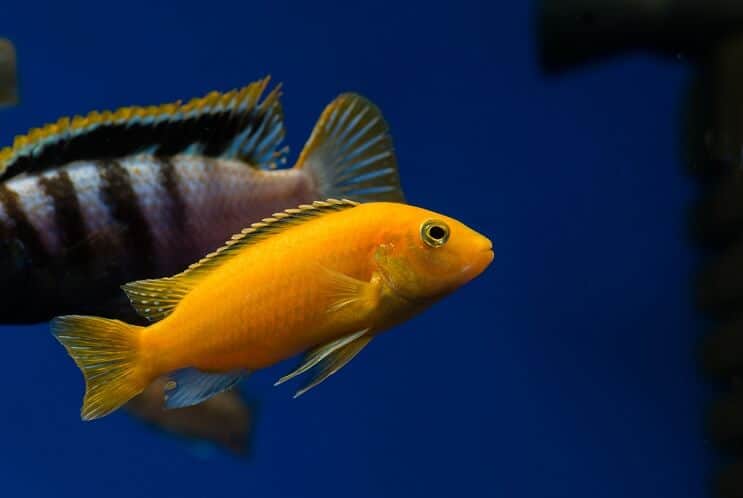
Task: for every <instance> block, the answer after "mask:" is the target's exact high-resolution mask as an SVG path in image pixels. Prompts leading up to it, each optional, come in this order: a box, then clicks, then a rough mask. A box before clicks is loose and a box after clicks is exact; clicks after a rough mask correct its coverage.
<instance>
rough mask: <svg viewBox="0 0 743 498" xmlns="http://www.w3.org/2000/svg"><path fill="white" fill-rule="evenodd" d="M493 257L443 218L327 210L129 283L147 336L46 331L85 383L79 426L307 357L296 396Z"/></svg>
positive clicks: (86, 321)
mask: <svg viewBox="0 0 743 498" xmlns="http://www.w3.org/2000/svg"><path fill="white" fill-rule="evenodd" d="M492 259H493V251H492V245H491V243H490V241H489V240H488V239H487V238H485V237H484V236H482V235H480V234H479V233H477V232H475V231H473V230H472V229H470V228H468V227H467V226H465V225H463V224H462V223H460V222H458V221H456V220H454V219H451V218H448V217H446V216H443V215H440V214H437V213H433V212H431V211H427V210H424V209H421V208H417V207H413V206H409V205H404V204H398V203H384V202H379V203H368V204H357V203H355V202H352V201H348V200H342V201H339V200H333V199H330V200H328V201H325V202H321V201H318V202H315V203H313V205H311V206H309V205H304V206H300V207H299V208H298V209H290V210H287V211H285V212H283V213H277V214H275V215H273V217H272V218H267V219H265V220H263V221H262V222H260V223H256V224H253V225H252V226H251V227H250V228H248V229H246V230H243V232H242V233H240V234H238V235H235V236H233V237H232V239H231V240H230V241H229V242H228V243H227V245H225V246H223V247H222V248H221V249H219V250H218V251H216V252H215V253H212V254H210V255H209V256H207V257H206V258H204V259H202V260H201V261H200V262H198V263H196V264H194V265H192V266H191V267H190V268H189V269H188V270H187V271H185V272H183V273H181V274H178V275H176V276H174V277H171V278H165V279H159V280H143V281H139V282H133V283H131V284H127V285H125V286H124V290H125V291H126V293H127V295H128V296H129V298H130V300H131V302H132V304H133V305H134V307H135V308H136V309H137V311H138V312H139V313H141V314H142V315H144V316H145V317H147V318H148V319H150V320H153V321H156V323H154V324H152V325H150V326H149V327H136V326H131V325H128V324H125V323H124V322H120V321H116V320H107V319H103V318H94V317H82V316H66V317H60V318H58V319H56V320H55V321H54V322H53V324H52V329H53V333H54V335H55V336H56V337H57V338H58V339H59V340H60V341H61V342H62V344H63V345H64V346H65V347H66V348H67V350H68V352H69V353H70V355H71V356H72V357H73V358H74V359H75V361H76V363H77V364H78V366H79V367H80V369H81V370H82V372H83V374H84V375H85V378H86V394H85V399H84V402H83V408H82V417H83V419H94V418H98V417H101V416H103V415H106V414H107V413H109V412H111V411H112V410H115V409H116V408H118V407H119V406H120V405H121V404H122V403H124V402H126V401H127V400H128V399H130V398H131V397H133V396H135V395H136V394H138V393H139V392H141V391H142V390H143V389H145V388H146V387H147V386H148V385H149V384H150V383H151V382H152V381H153V380H154V379H155V378H157V377H158V376H161V375H163V374H169V373H170V374H171V379H172V381H171V382H169V384H168V385H167V386H166V388H167V394H166V406H168V407H180V406H189V405H193V404H195V403H198V402H201V401H203V400H204V399H207V398H209V397H210V396H213V395H214V394H216V393H218V392H220V391H223V390H225V389H227V388H229V387H231V386H233V385H234V384H235V383H237V382H238V381H239V380H240V378H242V377H243V376H244V375H245V374H246V372H249V371H254V370H257V369H261V368H265V367H268V366H270V365H273V364H275V363H278V362H280V361H282V360H285V359H287V358H289V357H291V356H293V355H295V354H297V353H300V352H302V351H309V352H308V353H307V356H306V358H305V361H304V362H303V364H302V365H301V366H300V367H299V368H298V369H297V370H295V371H294V372H292V373H291V374H289V375H287V376H285V377H284V378H282V379H281V380H280V381H279V382H278V383H281V382H283V381H285V380H288V379H290V378H292V377H294V376H295V375H298V374H301V373H303V372H305V371H307V370H309V369H311V368H316V369H317V371H318V373H317V374H316V375H315V377H314V379H313V380H312V381H311V382H310V383H309V384H308V385H307V386H305V387H304V388H303V389H302V390H300V391H299V392H298V394H301V393H302V392H304V391H306V390H307V389H309V388H311V387H313V386H314V385H317V384H318V383H319V382H321V381H322V380H324V379H325V378H327V377H328V376H329V375H332V374H333V373H334V372H336V371H337V370H338V369H340V368H341V367H342V366H343V365H345V364H346V363H347V362H348V361H349V360H350V359H351V358H353V357H354V356H355V355H356V354H357V353H358V352H359V351H360V350H361V349H362V348H363V347H364V346H365V345H366V344H368V343H369V341H371V340H372V338H373V337H374V336H375V335H377V334H379V333H380V332H382V331H384V330H386V329H388V328H390V327H391V326H393V325H395V324H397V323H399V322H401V321H404V320H406V319H408V318H409V317H410V316H412V315H414V314H416V313H418V312H420V311H421V310H423V309H424V308H426V307H427V306H429V305H430V304H432V303H433V302H434V301H436V300H437V299H439V298H441V297H443V296H445V295H447V294H449V293H450V292H452V291H454V290H455V289H457V288H458V287H460V286H461V285H463V284H465V283H466V282H468V281H470V280H471V279H473V278H474V277H476V276H477V275H478V274H480V273H481V272H482V271H483V270H484V269H485V268H486V267H487V266H488V265H489V264H490V262H491V261H492ZM173 372H174V373H173Z"/></svg>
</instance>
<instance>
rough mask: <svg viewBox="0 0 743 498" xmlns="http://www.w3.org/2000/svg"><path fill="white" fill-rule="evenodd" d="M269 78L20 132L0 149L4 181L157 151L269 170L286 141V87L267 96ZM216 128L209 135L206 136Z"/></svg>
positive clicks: (68, 119) (277, 89)
mask: <svg viewBox="0 0 743 498" xmlns="http://www.w3.org/2000/svg"><path fill="white" fill-rule="evenodd" d="M268 81H269V79H268V78H265V79H263V80H259V81H256V82H254V83H251V84H249V85H248V86H246V87H244V88H242V89H240V90H233V91H230V92H227V93H219V92H212V93H210V94H208V95H206V96H205V97H202V98H197V99H193V100H191V101H189V102H188V103H185V104H182V103H181V102H174V103H170V104H164V105H160V106H149V107H124V108H121V109H118V110H117V111H113V112H111V111H104V112H91V113H90V114H88V115H87V116H85V117H82V116H76V117H74V118H72V119H70V118H62V119H60V120H58V121H57V122H56V123H53V124H49V125H46V126H43V127H41V128H36V129H33V130H31V131H30V132H29V133H28V134H26V135H23V136H19V137H16V139H15V141H14V144H13V146H12V147H6V148H4V149H2V150H0V180H4V179H7V178H8V177H10V176H12V175H15V174H17V173H21V172H28V173H33V172H39V171H43V170H45V169H47V168H51V167H58V166H62V165H64V164H66V163H69V162H72V161H78V160H103V159H111V158H121V157H125V156H128V155H132V154H141V153H150V154H157V155H162V156H172V155H175V154H179V153H200V154H203V155H206V156H209V157H221V158H235V159H240V160H243V161H245V162H247V163H249V164H250V165H252V166H255V167H263V168H270V167H272V166H273V163H274V162H276V161H277V160H280V158H278V157H277V155H278V154H280V153H277V149H278V146H279V144H280V143H281V141H282V140H283V138H284V126H283V112H282V109H281V105H280V103H279V96H280V85H279V86H276V87H275V88H274V89H273V90H272V91H271V92H269V93H268V94H267V95H265V97H264V96H263V93H264V92H265V90H266V88H267V86H268ZM205 130H209V134H208V135H206V134H205Z"/></svg>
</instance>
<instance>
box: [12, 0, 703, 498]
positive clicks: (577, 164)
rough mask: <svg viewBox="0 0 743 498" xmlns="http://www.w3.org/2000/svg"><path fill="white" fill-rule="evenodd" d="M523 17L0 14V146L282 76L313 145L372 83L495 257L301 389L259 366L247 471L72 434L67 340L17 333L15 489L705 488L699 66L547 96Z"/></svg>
mask: <svg viewBox="0 0 743 498" xmlns="http://www.w3.org/2000/svg"><path fill="white" fill-rule="evenodd" d="M526 3H527V2H509V3H505V2H479V3H478V2H466V1H461V2H448V3H440V2H430V1H419V0H417V1H409V2H400V1H396V2H386V1H374V2H338V3H331V2H317V1H313V2H289V1H283V0H271V1H262V2H231V3H229V2H191V1H183V2H180V3H179V6H178V7H175V6H174V5H175V4H173V5H169V6H165V5H164V3H163V5H159V4H158V2H154V1H146V2H145V1H140V0H130V1H128V2H125V3H123V4H122V3H118V4H116V5H117V7H111V6H108V4H105V3H103V2H78V3H71V2H52V1H36V2H20V1H6V2H4V3H3V5H2V14H1V15H0V35H2V36H6V37H8V38H11V39H13V40H14V41H15V42H16V44H17V48H18V52H19V54H18V56H19V64H20V68H19V69H20V73H21V74H20V76H21V85H22V87H21V92H22V94H21V96H22V99H23V103H22V106H21V107H19V108H17V109H13V110H10V111H4V112H3V113H2V114H0V130H1V132H2V137H1V140H0V141H2V142H4V143H8V142H10V140H11V139H12V136H13V135H14V134H17V133H22V132H24V131H25V130H26V129H27V128H29V127H31V126H36V125H39V124H42V123H44V122H47V121H50V120H53V119H56V118H57V117H59V116H61V115H67V114H74V113H83V112H87V111H89V110H91V109H94V108H112V107H118V106H121V105H128V104H154V103H159V102H165V101H170V100H173V99H176V98H189V97H191V96H197V95H201V94H203V93H206V92H207V91H210V90H213V89H219V90H227V89H231V88H233V87H237V86H242V85H243V84H246V83H248V82H250V81H252V80H255V79H257V78H259V77H261V76H263V75H265V74H267V73H270V74H272V75H274V77H275V79H276V80H279V81H283V82H284V83H285V96H284V98H283V102H284V107H285V112H286V122H287V128H288V143H289V145H290V146H291V148H292V151H293V152H294V154H296V153H297V152H298V151H299V149H300V148H301V146H302V144H303V143H304V140H305V139H306V138H307V136H308V134H309V132H310V130H311V127H312V125H313V124H314V122H315V120H316V118H317V117H318V114H319V112H320V111H321V110H322V108H323V106H324V105H325V104H326V103H328V102H329V101H330V100H331V99H332V98H334V97H335V96H336V94H338V93H340V92H342V91H347V90H354V91H358V92H361V93H363V94H365V95H367V96H368V97H370V98H371V99H372V100H374V101H375V102H376V103H377V104H378V105H379V106H380V107H381V108H382V109H383V111H384V113H385V115H386V117H387V119H388V120H389V122H390V124H391V127H392V130H393V134H394V137H395V140H396V144H397V150H398V154H399V163H400V167H401V174H402V177H403V182H404V187H405V189H406V192H407V195H408V199H409V200H410V201H411V202H412V203H414V204H419V205H422V206H425V207H427V208H430V209H434V210H438V211H442V212H445V213H447V214H449V215H452V216H455V217H458V218H460V219H461V220H462V221H464V222H466V223H468V224H470V225H472V226H474V227H476V228H477V229H479V230H481V231H483V232H484V233H486V234H487V235H489V236H490V237H491V238H492V240H493V242H494V245H495V250H496V260H495V262H494V264H493V266H492V267H491V268H490V270H489V271H487V272H486V274H484V275H483V276H482V277H481V278H479V279H478V280H477V281H475V282H473V283H472V284H470V285H468V286H467V287H465V288H464V289H462V290H461V291H460V292H458V293H457V294H456V295H453V296H451V297H450V298H449V299H447V300H445V301H444V302H442V303H440V304H439V305H437V306H436V307H435V308H433V309H431V310H430V311H429V312H428V313H426V314H424V315H423V316H421V317H419V318H417V319H415V320H413V321H411V322H409V323H407V324H405V325H403V326H401V327H398V328H397V329H396V330H394V331H392V332H391V333H390V334H388V335H386V336H385V337H383V338H381V339H380V340H378V341H375V342H374V344H373V345H372V346H370V347H369V348H368V349H367V350H365V351H364V352H363V353H362V354H361V355H360V356H359V357H358V359H356V360H354V361H353V363H352V364H351V365H349V366H348V367H347V368H346V369H344V370H343V372H342V373H341V374H339V375H337V376H335V377H333V379H332V380H330V381H328V382H326V383H325V384H323V385H322V386H321V387H320V388H318V389H316V390H314V391H312V392H311V393H310V394H308V395H306V396H305V397H303V398H301V399H299V400H292V399H291V393H292V391H291V390H290V389H289V388H272V387H271V383H272V382H273V380H275V379H276V378H277V377H278V376H279V375H280V374H283V373H285V372H286V370H287V368H289V367H290V364H285V365H281V366H279V367H276V368H273V369H270V370H269V371H265V372H260V373H258V374H257V375H255V376H254V377H253V378H252V379H251V380H250V381H249V382H248V383H247V385H246V386H244V389H245V390H246V392H248V393H250V395H251V396H253V397H255V398H258V399H260V400H261V402H262V405H261V411H260V419H259V420H258V427H257V432H256V435H255V436H256V439H255V441H254V446H253V453H252V457H251V459H250V460H248V461H243V460H239V459H235V458H233V457H231V456H228V455H225V454H222V453H220V452H215V453H213V454H208V453H206V454H204V455H202V456H198V454H197V453H195V452H194V450H193V448H191V447H190V446H189V445H188V444H186V443H184V442H180V441H177V440H173V439H168V438H164V437H162V436H161V435H160V434H158V433H156V432H153V431H151V430H149V429H146V428H144V427H142V426H141V425H140V424H139V423H138V422H136V421H135V420H133V419H132V418H130V417H128V416H126V415H124V414H121V413H118V414H114V415H112V416H110V417H108V418H105V419H103V420H100V421H97V422H94V423H82V422H80V420H79V416H78V414H79V405H80V400H81V396H82V390H83V383H82V378H81V376H80V374H79V372H78V370H77V369H76V368H75V366H74V364H73V362H72V361H71V360H70V359H69V358H68V357H67V356H66V354H65V353H64V351H63V350H62V348H61V346H59V345H58V344H57V342H56V341H54V340H53V339H52V337H51V336H50V335H49V333H48V330H47V327H46V326H39V327H31V328H8V330H5V331H3V332H4V334H2V338H3V343H2V351H3V356H2V362H1V364H0V371H2V377H3V381H2V385H3V387H4V391H3V394H2V396H3V397H2V409H0V434H2V443H3V444H2V449H1V450H0V495H2V496H8V497H16V496H24V497H26V496H29V497H37V496H39V497H42V496H43V497H48V496H56V497H70V498H87V497H95V498H102V497H105V498H114V497H117V498H118V497H132V496H157V497H163V496H178V497H182V498H189V497H203V496H214V497H232V496H250V497H274V496H275V497H298V496H302V497H323V498H330V497H336V496H337V497H344V498H345V497H349V496H353V497H367V496H368V497H379V496H388V497H393V496H400V497H406V498H409V497H416V496H425V497H434V496H442V497H445V496H446V497H449V496H492V497H496V496H503V497H509V498H516V497H539V498H544V497H570V498H575V497H590V498H596V497H616V498H626V497H628V496H632V497H653V498H658V497H666V496H668V497H675V496H701V495H702V493H703V490H704V488H705V485H706V484H705V483H706V479H707V473H708V471H709V468H710V466H711V461H712V456H711V453H710V452H709V451H708V449H707V448H706V446H705V443H704V440H703V436H702V432H701V426H702V421H701V419H702V402H703V398H704V392H703V386H702V384H701V383H700V381H699V380H698V378H697V376H696V370H695V364H694V346H695V342H696V339H697V336H698V335H699V333H700V331H701V323H700V320H699V318H698V317H697V316H696V315H695V314H694V312H693V311H692V310H691V306H690V294H691V290H690V277H691V274H692V271H693V267H694V264H695V257H696V255H695V253H694V252H693V251H692V250H691V249H690V248H689V247H688V244H687V242H686V232H685V225H684V218H683V215H684V210H685V209H686V207H687V205H688V203H689V202H690V200H691V199H692V198H693V196H694V190H693V184H692V181H691V180H690V179H689V178H687V177H685V176H684V174H683V172H682V167H681V162H682V159H681V152H680V150H679V141H680V140H679V138H678V137H679V134H680V117H681V114H680V113H681V109H682V108H681V105H682V103H683V99H684V95H685V90H686V86H685V85H686V83H687V80H688V78H689V74H688V72H687V70H686V69H685V68H684V67H683V66H682V65H681V64H679V63H678V62H677V61H659V60H655V59H651V58H649V57H648V58H646V57H633V58H628V59H622V60H617V61H613V62H610V63H607V64H603V65H601V66H598V67H594V68H591V69H587V70H583V71H579V72H577V73H574V74H572V75H570V76H567V77H564V78H561V79H558V80H550V81H545V80H543V79H542V78H541V77H540V75H539V72H538V70H537V66H536V62H535V48H534V43H533V41H532V38H533V36H532V32H531V20H530V12H529V9H528V7H527V5H526ZM522 4H524V5H522ZM22 5H23V6H22ZM495 5H498V7H496V6H495Z"/></svg>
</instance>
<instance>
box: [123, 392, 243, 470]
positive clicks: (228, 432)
mask: <svg viewBox="0 0 743 498" xmlns="http://www.w3.org/2000/svg"><path fill="white" fill-rule="evenodd" d="M166 382H167V379H165V378H160V379H158V380H156V381H155V382H153V383H152V384H151V385H150V386H149V387H148V388H147V389H145V390H144V392H143V393H142V394H140V395H139V396H137V397H136V398H134V399H133V400H131V401H130V402H129V403H127V404H126V405H125V406H126V410H127V411H128V412H129V413H132V414H133V415H135V416H137V417H138V418H140V419H142V420H143V421H145V422H146V423H148V424H151V425H153V426H154V427H156V428H158V429H161V430H164V431H166V432H169V433H171V434H174V435H177V436H183V437H187V438H190V439H196V440H203V441H211V442H213V443H215V444H217V445H220V446H222V447H224V448H227V449H229V450H230V451H232V452H233V453H236V454H239V455H244V454H246V453H247V451H248V445H249V439H248V438H249V432H250V427H251V422H252V420H251V411H250V410H249V409H248V407H247V406H246V405H245V402H244V401H243V399H242V398H241V397H240V394H239V393H238V392H236V391H227V392H223V393H220V394H218V395H216V396H214V397H212V398H210V399H208V400H206V401H204V402H203V403H200V404H198V405H195V406H189V407H187V408H178V409H174V410H166V409H165V408H164V407H163V393H164V388H165V383H166Z"/></svg>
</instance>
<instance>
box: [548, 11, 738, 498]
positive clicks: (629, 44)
mask: <svg viewBox="0 0 743 498" xmlns="http://www.w3.org/2000/svg"><path fill="white" fill-rule="evenodd" d="M538 35H539V37H540V40H539V43H540V57H541V60H540V62H541V65H542V68H543V69H544V70H545V72H546V73H548V74H558V73H561V72H564V71H567V70H570V69H572V68H574V67H577V66H580V65H584V64H589V63H593V62H596V61H600V60H603V59H606V58H607V57H611V56H616V55H618V54H622V53H625V52H628V51H637V50H643V51H651V52H655V53H658V54H663V55H665V56H671V57H677V58H680V59H682V60H688V61H690V62H691V63H693V64H695V65H696V66H697V71H696V74H695V81H694V83H693V85H692V88H691V91H690V95H689V101H688V106H687V110H688V114H687V122H686V123H684V126H683V128H684V130H683V131H684V137H683V138H684V146H685V148H686V151H687V152H688V160H689V161H688V165H689V170H690V171H691V172H692V173H693V174H694V175H695V176H696V177H697V178H698V180H699V183H700V185H701V186H702V194H701V198H700V200H699V202H698V203H697V205H696V206H694V207H693V209H692V216H691V232H692V234H693V238H694V240H695V242H696V243H698V244H699V245H700V246H701V247H703V248H704V249H705V251H706V252H707V253H708V257H707V258H706V262H705V264H704V265H703V267H702V270H701V272H700V274H699V277H698V281H697V283H696V284H697V285H696V288H697V300H696V301H697V304H698V307H699V308H700V309H701V310H702V312H704V313H705V314H706V315H707V316H710V317H711V318H713V320H714V323H715V325H713V326H712V328H713V330H712V331H711V332H710V333H709V334H707V335H706V336H705V338H704V340H703V341H702V345H701V347H700V361H701V366H702V369H703V371H704V372H705V374H706V375H707V376H708V377H710V378H712V379H715V380H717V381H719V382H721V383H722V384H723V385H724V386H725V387H724V388H723V394H722V395H721V397H720V399H718V400H717V401H714V402H713V403H712V406H711V407H710V408H709V409H708V417H707V420H708V424H707V430H708V434H709V436H710V438H711V439H712V440H713V441H714V442H715V443H716V444H717V446H718V447H719V448H720V449H721V451H723V453H724V454H725V455H727V456H728V457H729V458H730V460H731V461H732V463H730V464H729V465H728V466H727V467H726V468H725V469H724V470H722V471H721V472H720V473H719V475H718V476H717V477H716V478H715V481H714V483H715V484H714V487H715V493H716V495H717V496H722V497H739V496H743V459H741V456H743V376H742V375H741V374H743V170H742V169H741V167H742V166H743V2H740V1H739V0H706V1H704V2H700V1H694V0H603V1H601V0H546V1H544V2H542V4H541V10H540V12H539V18H538ZM700 437H702V436H701V435H700Z"/></svg>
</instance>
